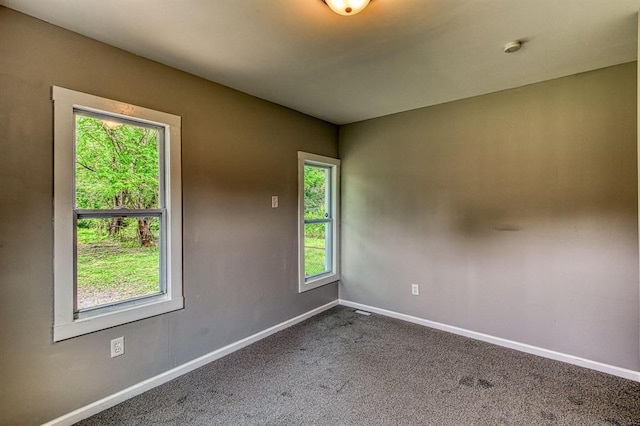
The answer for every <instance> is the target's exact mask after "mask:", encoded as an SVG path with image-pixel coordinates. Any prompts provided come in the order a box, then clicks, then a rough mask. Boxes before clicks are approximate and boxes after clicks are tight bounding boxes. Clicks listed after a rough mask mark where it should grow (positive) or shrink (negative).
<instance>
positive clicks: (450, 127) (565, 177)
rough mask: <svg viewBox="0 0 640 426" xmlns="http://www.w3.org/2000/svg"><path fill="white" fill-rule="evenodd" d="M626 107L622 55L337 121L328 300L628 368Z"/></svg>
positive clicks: (630, 236) (632, 222)
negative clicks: (338, 222) (616, 61)
mask: <svg viewBox="0 0 640 426" xmlns="http://www.w3.org/2000/svg"><path fill="white" fill-rule="evenodd" d="M636 110H637V107H636V64H635V63H629V64H624V65H620V66H616V67H611V68H607V69H602V70H598V71H594V72H589V73H585V74H580V75H575V76H571V77H567V78H562V79H558V80H553V81H548V82H544V83H540V84H536V85H532V86H527V87H522V88H519V89H514V90H509V91H504V92H500V93H495V94H490V95H486V96H481V97H477V98H471V99H466V100H462V101H458V102H452V103H449V104H444V105H440V106H435V107H430V108H424V109H420V110H415V111H410V112H406V113H401V114H396V115H392V116H388V117H383V118H379V119H374V120H369V121H365V122H361V123H356V124H353V125H349V126H345V127H342V128H341V130H340V156H341V159H342V177H343V181H342V191H343V192H342V197H343V204H342V209H343V210H342V219H343V222H342V232H343V233H342V255H343V257H342V274H343V279H342V283H341V285H340V297H341V298H342V299H346V300H350V301H354V302H360V303H364V304H368V305H372V306H375V307H379V308H385V309H389V310H393V311H397V312H401V313H405V314H410V315H414V316H417V317H421V318H425V319H429V320H433V321H438V322H441V323H445V324H449V325H453V326H458V327H462V328H466V329H469V330H474V331H478V332H481V333H487V334H490V335H493V336H498V337H502V338H505V339H511V340H514V341H518V342H523V343H528V344H530V345H535V346H538V347H542V348H547V349H552V350H555V351H559V352H563V353H567V354H571V355H575V356H579V357H584V358H587V359H590V360H595V361H600V362H603V363H607V364H611V365H615V366H620V367H625V368H629V369H633V370H639V369H640V359H639V342H638V339H639V335H640V330H639V324H640V320H639V318H638V310H639V305H640V303H639V295H638V229H637V228H638V226H637V180H636V175H637V172H636V168H637V166H636ZM412 283H416V284H420V290H421V295H420V296H417V297H416V296H411V286H410V285H411V284H412Z"/></svg>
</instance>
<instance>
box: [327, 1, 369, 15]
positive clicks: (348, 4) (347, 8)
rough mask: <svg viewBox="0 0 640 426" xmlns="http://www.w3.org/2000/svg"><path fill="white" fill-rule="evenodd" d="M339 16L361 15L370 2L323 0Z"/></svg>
mask: <svg viewBox="0 0 640 426" xmlns="http://www.w3.org/2000/svg"><path fill="white" fill-rule="evenodd" d="M322 1H323V2H325V4H326V5H327V6H329V8H330V9H331V10H333V11H334V12H335V13H337V14H338V15H343V16H351V15H355V14H356V13H360V12H362V11H363V10H364V8H365V7H367V5H368V4H369V1H370V0H322Z"/></svg>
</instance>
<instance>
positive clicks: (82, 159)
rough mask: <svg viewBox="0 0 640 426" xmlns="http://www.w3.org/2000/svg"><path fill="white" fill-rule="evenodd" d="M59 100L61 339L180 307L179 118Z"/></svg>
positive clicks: (68, 97)
mask: <svg viewBox="0 0 640 426" xmlns="http://www.w3.org/2000/svg"><path fill="white" fill-rule="evenodd" d="M53 99H54V103H55V110H54V121H55V123H54V124H55V136H54V138H55V140H54V241H55V243H54V244H55V248H54V289H55V291H54V297H55V318H54V340H55V341H58V340H63V339H67V338H70V337H74V336H78V335H81V334H86V333H90V332H93V331H97V330H101V329H104V328H108V327H113V326H116V325H120V324H124V323H126V322H131V321H136V320H139V319H142V318H147V317H150V316H154V315H158V314H162V313H165V312H169V311H172V310H176V309H180V308H182V307H183V300H182V282H181V279H182V277H181V275H182V273H181V271H182V268H181V263H182V258H181V256H182V254H181V253H182V247H181V212H180V210H181V208H180V206H181V203H180V117H177V116H174V115H171V114H166V113H161V112H158V111H153V110H148V109H145V108H141V107H137V106H134V105H129V104H124V103H121V102H116V101H111V100H108V99H104V98H99V97H96V96H92V95H87V94H83V93H80V92H74V91H72V90H68V89H63V88H59V87H54V88H53Z"/></svg>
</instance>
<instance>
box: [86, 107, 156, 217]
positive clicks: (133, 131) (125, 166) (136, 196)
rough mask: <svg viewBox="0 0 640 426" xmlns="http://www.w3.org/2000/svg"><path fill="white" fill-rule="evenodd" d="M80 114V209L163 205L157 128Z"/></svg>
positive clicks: (141, 207)
mask: <svg viewBox="0 0 640 426" xmlns="http://www.w3.org/2000/svg"><path fill="white" fill-rule="evenodd" d="M112 120H113V119H111V118H109V117H105V119H99V118H94V117H88V116H84V115H81V114H79V113H77V114H76V152H75V158H76V168H75V185H76V200H75V202H76V208H78V209H117V208H128V209H150V208H158V207H160V199H159V198H160V196H159V191H160V185H159V182H160V179H159V158H158V151H159V149H158V140H159V131H158V129H150V128H146V127H140V126H136V125H133V124H127V123H121V122H116V121H112Z"/></svg>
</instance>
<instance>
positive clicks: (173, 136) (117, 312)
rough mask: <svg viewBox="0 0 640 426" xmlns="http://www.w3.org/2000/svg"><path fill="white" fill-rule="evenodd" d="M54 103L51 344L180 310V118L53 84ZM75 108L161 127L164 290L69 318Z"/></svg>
mask: <svg viewBox="0 0 640 426" xmlns="http://www.w3.org/2000/svg"><path fill="white" fill-rule="evenodd" d="M52 98H53V101H54V153H53V154H54V177H53V180H54V182H53V191H54V197H53V199H54V202H53V204H54V206H53V207H54V227H53V229H54V249H53V250H54V251H53V253H54V255H53V259H54V261H53V267H54V319H53V340H54V341H55V342H57V341H60V340H64V339H68V338H71V337H75V336H80V335H83V334H87V333H92V332H94V331H98V330H103V329H106V328H110V327H115V326H118V325H121V324H125V323H128V322H132V321H137V320H140V319H143V318H149V317H152V316H155V315H160V314H163V313H167V312H171V311H175V310H177V309H182V308H183V307H184V299H183V296H182V184H181V159H180V155H181V147H180V145H181V140H180V137H181V118H180V117H179V116H176V115H172V114H168V113H164V112H159V111H154V110H151V109H148V108H143V107H139V106H135V105H130V104H127V103H123V102H118V101H114V100H111V99H106V98H101V97H98V96H93V95H89V94H86V93H81V92H76V91H74V90H69V89H65V88H62V87H57V86H53V93H52ZM74 108H79V109H82V110H85V111H93V112H98V113H103V114H107V115H110V116H114V117H119V118H130V119H133V120H135V121H139V122H144V123H147V124H152V125H155V126H161V127H164V129H165V141H164V156H165V157H164V158H165V191H166V202H165V204H166V209H167V213H166V215H167V229H166V246H167V248H166V260H165V265H166V266H165V268H166V292H165V293H164V294H161V295H159V296H152V297H148V298H143V299H139V300H134V301H128V302H123V303H122V304H117V305H114V306H108V307H105V308H104V309H95V310H92V311H90V313H87V314H86V315H82V316H80V317H79V318H75V315H74V296H75V295H74V292H75V291H74V269H75V268H74V261H75V256H74V226H73V224H74V221H73V206H74V199H75V195H74V170H75V166H74V161H75V160H74V147H75V140H74V132H75V119H74Z"/></svg>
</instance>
